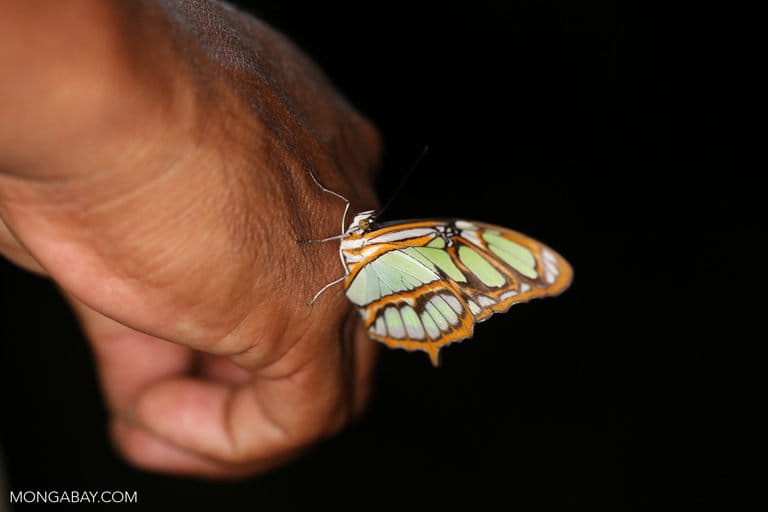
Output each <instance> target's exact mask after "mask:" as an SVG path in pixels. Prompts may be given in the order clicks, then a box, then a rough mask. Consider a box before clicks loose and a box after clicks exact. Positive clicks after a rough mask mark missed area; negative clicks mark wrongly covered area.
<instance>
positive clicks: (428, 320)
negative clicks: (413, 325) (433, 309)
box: [421, 311, 447, 340]
mask: <svg viewBox="0 0 768 512" xmlns="http://www.w3.org/2000/svg"><path fill="white" fill-rule="evenodd" d="M421 323H422V324H424V328H425V329H426V330H427V334H429V337H430V338H432V339H433V340H436V339H437V338H439V337H440V329H439V328H438V327H437V324H436V323H435V321H434V319H433V318H432V316H431V315H430V314H429V313H428V312H426V311H425V312H423V313H422V314H421ZM446 327H447V325H446Z"/></svg>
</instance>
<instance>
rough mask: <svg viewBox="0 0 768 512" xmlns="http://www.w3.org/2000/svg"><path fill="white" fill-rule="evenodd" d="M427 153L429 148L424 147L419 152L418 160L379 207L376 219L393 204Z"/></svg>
mask: <svg viewBox="0 0 768 512" xmlns="http://www.w3.org/2000/svg"><path fill="white" fill-rule="evenodd" d="M427 151H429V146H424V149H422V150H421V154H420V155H419V158H417V159H416V161H415V162H413V164H412V165H411V168H410V169H408V172H407V173H405V175H404V176H403V177H402V178H401V179H400V183H398V184H397V187H395V190H394V191H393V192H392V193H391V194H390V195H389V199H388V200H387V202H386V203H385V204H384V206H382V207H381V210H379V211H378V212H376V217H381V214H383V213H384V211H385V210H387V209H388V208H389V207H390V206H391V205H392V203H393V202H394V200H395V198H396V197H397V196H398V195H399V194H400V192H401V191H402V190H403V187H405V184H406V182H408V180H409V179H410V178H411V176H413V173H414V172H416V169H417V168H418V167H419V164H420V163H421V161H422V160H424V157H425V156H426V154H427Z"/></svg>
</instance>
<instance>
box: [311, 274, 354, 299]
mask: <svg viewBox="0 0 768 512" xmlns="http://www.w3.org/2000/svg"><path fill="white" fill-rule="evenodd" d="M346 278H347V276H345V275H344V276H341V277H340V278H338V279H336V280H334V281H331V282H330V283H328V284H326V285H325V286H323V287H322V288H320V290H319V291H318V292H317V293H316V294H315V296H314V297H312V300H311V301H309V305H310V306H311V305H312V304H314V303H315V301H316V300H317V299H318V298H319V297H320V295H322V294H323V292H324V291H325V290H327V289H328V288H330V287H331V286H334V285H337V284H339V283H340V282H342V281H344V280H345V279H346Z"/></svg>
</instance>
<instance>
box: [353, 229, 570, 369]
mask: <svg viewBox="0 0 768 512" xmlns="http://www.w3.org/2000/svg"><path fill="white" fill-rule="evenodd" d="M342 250H343V253H344V256H345V260H346V262H347V265H348V268H349V271H350V272H349V276H348V277H347V279H346V281H345V288H346V293H347V297H348V298H349V299H350V300H351V301H352V302H353V303H354V304H355V305H356V306H357V307H358V310H359V311H360V313H361V315H362V317H363V320H364V322H365V324H366V326H367V327H368V330H369V334H370V336H371V337H372V338H374V339H376V340H378V341H381V342H383V343H385V344H386V345H388V346H390V347H393V348H403V349H406V350H422V351H425V352H427V353H428V354H429V355H430V357H431V359H432V361H433V363H434V364H437V362H438V355H439V351H440V349H441V348H442V347H444V346H445V345H448V344H450V343H453V342H457V341H461V340H463V339H466V338H468V337H471V336H472V333H473V329H474V324H475V323H477V322H481V321H483V320H486V319H487V318H488V317H489V316H490V315H492V314H493V313H499V312H503V311H506V310H507V309H509V307H510V306H512V305H513V304H516V303H518V302H524V301H527V300H530V299H532V298H535V297H543V296H547V295H556V294H558V293H560V292H562V291H563V290H564V289H565V288H567V286H568V284H569V283H570V281H571V277H572V271H571V267H570V265H568V263H567V262H566V261H565V260H564V259H563V258H562V257H561V256H559V255H558V254H557V253H555V252H554V251H553V250H552V249H549V248H548V247H546V246H544V245H543V244H540V243H539V242H537V241H535V240H533V239H531V238H529V237H526V236H525V235H522V234H520V233H517V232H515V231H511V230H508V229H505V228H501V227H497V226H491V225H487V224H480V223H474V222H467V221H416V222H405V223H398V224H393V225H389V226H383V227H380V228H379V229H375V230H372V231H369V232H366V233H362V234H359V235H352V236H350V237H349V238H348V239H345V240H344V241H343V242H342Z"/></svg>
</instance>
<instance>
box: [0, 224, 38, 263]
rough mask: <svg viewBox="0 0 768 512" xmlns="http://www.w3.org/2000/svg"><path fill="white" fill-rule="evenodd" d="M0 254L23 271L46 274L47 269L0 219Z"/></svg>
mask: <svg viewBox="0 0 768 512" xmlns="http://www.w3.org/2000/svg"><path fill="white" fill-rule="evenodd" d="M0 254H2V255H3V256H5V257H6V258H8V259H9V260H11V261H12V262H14V263H15V264H17V265H18V266H20V267H21V268H23V269H26V270H29V271H30V272H34V273H36V274H46V271H45V269H44V268H43V267H42V266H41V265H40V263H38V262H37V260H36V259H35V258H33V257H32V255H31V254H30V253H29V252H28V251H27V250H26V249H25V248H24V247H22V245H21V244H20V243H19V241H18V239H17V238H16V236H15V235H14V234H13V232H11V230H10V229H8V225H7V224H6V223H5V221H4V220H3V219H2V218H0Z"/></svg>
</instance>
